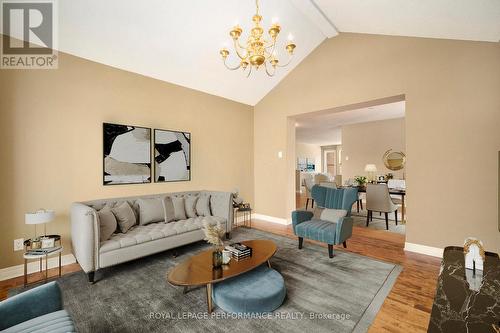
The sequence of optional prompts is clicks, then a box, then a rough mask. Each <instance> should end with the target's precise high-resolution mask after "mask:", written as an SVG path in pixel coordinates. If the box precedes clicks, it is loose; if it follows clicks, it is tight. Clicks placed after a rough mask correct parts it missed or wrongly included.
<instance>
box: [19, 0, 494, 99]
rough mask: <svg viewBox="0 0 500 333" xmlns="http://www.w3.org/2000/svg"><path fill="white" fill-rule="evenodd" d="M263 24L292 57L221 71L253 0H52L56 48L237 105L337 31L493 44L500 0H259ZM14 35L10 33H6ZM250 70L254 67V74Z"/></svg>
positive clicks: (267, 86)
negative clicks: (291, 46)
mask: <svg viewBox="0 0 500 333" xmlns="http://www.w3.org/2000/svg"><path fill="white" fill-rule="evenodd" d="M260 7H261V15H262V16H263V18H264V22H263V23H264V26H265V27H268V26H269V25H270V24H271V20H272V18H278V19H279V22H280V24H281V26H282V32H281V38H280V40H281V43H282V44H281V45H283V46H284V44H285V42H286V36H287V35H288V34H289V33H292V34H293V35H294V37H295V42H296V44H297V49H296V55H295V59H294V60H293V62H292V63H291V65H290V66H288V67H286V68H282V69H281V70H280V71H279V72H278V73H277V75H276V76H275V77H272V78H270V77H267V76H266V75H265V73H263V72H262V71H259V72H257V73H253V74H252V76H250V77H249V78H246V77H245V75H244V74H243V73H242V72H240V71H229V70H227V69H226V68H225V67H224V66H223V64H222V62H221V59H220V55H219V50H220V48H221V47H223V46H224V45H225V44H227V45H228V46H229V49H230V50H231V47H230V46H231V39H230V38H229V35H228V32H229V30H230V28H231V27H232V26H233V25H234V24H235V23H236V22H238V23H239V24H240V25H241V26H242V28H243V30H244V36H246V32H248V30H249V27H250V23H251V17H252V15H253V14H254V12H255V2H254V1H253V0H225V1H221V0H184V1H180V0H148V1H132V0H71V1H58V11H59V14H58V16H59V43H58V44H59V47H58V48H59V50H60V51H63V52H67V53H70V54H74V55H76V56H79V57H83V58H86V59H90V60H93V61H96V62H99V63H103V64H106V65H110V66H113V67H117V68H120V69H124V70H128V71H131V72H135V73H139V74H142V75H146V76H149V77H152V78H156V79H159V80H163V81H167V82H171V83H174V84H178V85H181V86H185V87H189V88H192V89H196V90H200V91H204V92H207V93H210V94H214V95H218V96H222V97H225V98H228V99H231V100H235V101H238V102H241V103H245V104H249V105H255V104H256V103H258V102H259V101H260V100H261V99H262V98H263V97H264V96H265V95H266V94H267V93H268V92H269V91H271V90H272V89H273V88H274V87H275V86H276V85H277V84H278V83H279V82H280V80H282V79H283V78H284V77H285V76H286V75H287V73H289V72H290V71H291V70H293V68H294V67H295V66H297V65H298V64H299V63H300V61H301V60H303V59H304V58H305V57H307V55H308V54H310V53H311V52H312V51H313V50H314V48H316V47H317V46H318V45H319V44H320V43H321V42H322V41H323V40H325V39H326V38H334V37H335V36H336V35H337V31H340V32H358V33H371V34H387V35H404V36H418V37H432V38H448V39H463V40H478V41H492V42H498V41H499V40H500V0H377V1H366V0H261V1H260ZM14 37H16V36H14ZM254 74H255V75H254Z"/></svg>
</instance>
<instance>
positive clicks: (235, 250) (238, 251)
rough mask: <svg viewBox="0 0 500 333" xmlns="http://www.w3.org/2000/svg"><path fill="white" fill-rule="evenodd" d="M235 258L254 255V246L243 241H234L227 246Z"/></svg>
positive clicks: (239, 258)
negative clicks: (242, 242)
mask: <svg viewBox="0 0 500 333" xmlns="http://www.w3.org/2000/svg"><path fill="white" fill-rule="evenodd" d="M226 250H228V251H230V252H231V255H232V256H233V258H234V259H235V260H241V259H245V258H248V257H251V256H252V248H251V247H250V246H246V245H244V244H241V243H232V244H229V245H228V246H226Z"/></svg>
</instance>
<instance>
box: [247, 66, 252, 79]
mask: <svg viewBox="0 0 500 333" xmlns="http://www.w3.org/2000/svg"><path fill="white" fill-rule="evenodd" d="M249 67H250V69H249V70H248V74H247V78H248V77H249V76H250V74H252V68H253V66H249Z"/></svg>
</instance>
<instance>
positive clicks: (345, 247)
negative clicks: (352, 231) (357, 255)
mask: <svg viewBox="0 0 500 333" xmlns="http://www.w3.org/2000/svg"><path fill="white" fill-rule="evenodd" d="M342 245H344V249H347V241H344V242H343V243H342Z"/></svg>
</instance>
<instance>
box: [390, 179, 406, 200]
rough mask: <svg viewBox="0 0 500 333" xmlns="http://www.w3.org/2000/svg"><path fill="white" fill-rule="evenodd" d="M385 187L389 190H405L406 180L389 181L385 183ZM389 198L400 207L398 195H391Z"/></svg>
mask: <svg viewBox="0 0 500 333" xmlns="http://www.w3.org/2000/svg"><path fill="white" fill-rule="evenodd" d="M387 187H388V188H389V189H398V190H406V180H404V179H389V180H388V181H387ZM391 198H392V201H393V202H394V203H395V204H397V205H401V204H402V203H403V200H402V198H401V196H400V195H397V194H391Z"/></svg>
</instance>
